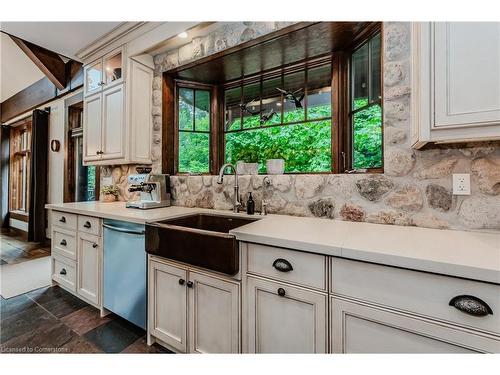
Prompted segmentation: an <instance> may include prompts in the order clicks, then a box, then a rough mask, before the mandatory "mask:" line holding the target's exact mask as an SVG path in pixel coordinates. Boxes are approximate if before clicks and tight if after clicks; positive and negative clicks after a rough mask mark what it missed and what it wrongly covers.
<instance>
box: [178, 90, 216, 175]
mask: <svg viewBox="0 0 500 375" xmlns="http://www.w3.org/2000/svg"><path fill="white" fill-rule="evenodd" d="M177 93H178V98H177V103H178V106H177V134H178V136H177V142H178V143H177V144H178V163H177V168H178V169H177V171H178V172H179V173H209V172H210V130H211V110H210V106H211V93H210V90H202V89H196V88H189V87H182V86H179V87H178V90H177Z"/></svg>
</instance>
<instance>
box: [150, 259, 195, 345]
mask: <svg viewBox="0 0 500 375" xmlns="http://www.w3.org/2000/svg"><path fill="white" fill-rule="evenodd" d="M186 279H187V271H186V269H184V268H179V267H174V266H171V265H167V264H164V263H159V262H155V261H151V262H150V269H149V284H148V285H149V288H150V290H149V296H148V305H149V309H148V310H149V312H148V314H149V319H148V329H149V331H150V333H151V334H152V335H153V336H155V337H158V338H159V339H160V340H162V341H164V342H165V343H166V344H168V345H170V346H171V347H172V348H174V349H176V350H178V351H179V352H182V353H185V352H186V350H187V344H186V339H187V287H186Z"/></svg>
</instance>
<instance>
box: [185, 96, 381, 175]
mask: <svg viewBox="0 0 500 375" xmlns="http://www.w3.org/2000/svg"><path fill="white" fill-rule="evenodd" d="M358 101H360V102H359V103H356V108H361V107H364V106H365V105H366V104H367V103H366V99H358ZM308 111H309V113H308V116H310V115H311V113H314V117H315V118H320V117H328V116H331V107H330V106H329V105H323V106H316V107H314V108H309V109H308ZM302 112H303V111H302ZM179 116H183V111H180V113H179ZM185 116H186V117H189V118H191V116H192V114H187V113H186V114H185ZM302 119H303V114H302V113H301V112H299V111H289V112H285V113H284V118H283V122H284V123H292V122H295V121H301V120H302ZM207 121H208V119H207ZM235 122H238V124H237V125H236V124H235ZM235 122H233V124H231V125H230V126H229V128H230V129H234V128H235V127H239V119H236V120H235ZM243 123H244V128H246V129H248V128H257V129H253V130H245V131H240V132H230V133H226V136H225V141H226V149H225V155H226V162H229V163H236V162H237V161H239V160H242V161H245V162H257V163H259V173H266V169H265V162H266V160H267V159H276V158H282V159H285V172H287V173H294V172H295V173H296V172H329V171H331V169H332V166H331V152H332V149H331V139H332V135H331V122H330V120H319V121H314V122H309V123H303V124H300V123H299V124H296V125H284V126H266V124H264V125H262V126H260V122H259V116H247V117H245V118H244V119H243ZM200 127H201V128H205V125H202V126H200ZM206 128H208V127H206ZM353 133H354V139H353V154H354V155H353V168H377V167H381V166H382V109H381V107H380V105H378V104H377V105H372V106H370V107H368V108H366V109H364V110H362V111H359V112H357V113H356V114H355V115H353ZM209 152H210V142H209V133H188V132H179V171H181V172H190V173H208V171H209Z"/></svg>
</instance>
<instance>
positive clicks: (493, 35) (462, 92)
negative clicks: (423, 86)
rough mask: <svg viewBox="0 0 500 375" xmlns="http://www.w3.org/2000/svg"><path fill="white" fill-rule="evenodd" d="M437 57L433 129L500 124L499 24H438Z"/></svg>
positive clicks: (436, 38)
mask: <svg viewBox="0 0 500 375" xmlns="http://www.w3.org/2000/svg"><path fill="white" fill-rule="evenodd" d="M434 55H435V56H434V64H435V65H434V79H435V96H434V101H435V124H434V126H435V127H436V128H442V127H453V126H477V125H488V124H498V123H500V23H498V22H437V23H435V25H434ZM479 135H480V134H479V133H478V136H479Z"/></svg>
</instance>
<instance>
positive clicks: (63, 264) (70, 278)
mask: <svg viewBox="0 0 500 375" xmlns="http://www.w3.org/2000/svg"><path fill="white" fill-rule="evenodd" d="M52 280H54V281H55V282H57V283H59V284H60V285H61V286H63V287H65V288H66V289H69V290H71V291H73V292H75V291H76V263H75V261H73V260H70V259H67V258H65V257H61V256H57V255H55V254H54V255H53V256H52Z"/></svg>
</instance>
